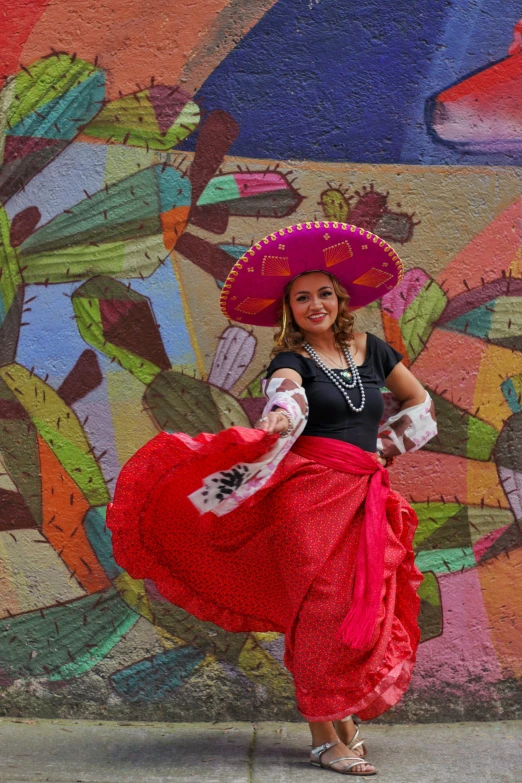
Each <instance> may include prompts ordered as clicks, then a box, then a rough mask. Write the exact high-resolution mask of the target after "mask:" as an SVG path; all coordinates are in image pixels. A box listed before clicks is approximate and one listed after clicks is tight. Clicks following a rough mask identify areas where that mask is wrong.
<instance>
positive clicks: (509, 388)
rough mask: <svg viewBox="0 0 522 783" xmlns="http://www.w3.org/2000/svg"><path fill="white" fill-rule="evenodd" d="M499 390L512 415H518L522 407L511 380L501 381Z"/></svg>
mask: <svg viewBox="0 0 522 783" xmlns="http://www.w3.org/2000/svg"><path fill="white" fill-rule="evenodd" d="M500 388H501V389H502V394H503V395H504V398H505V400H506V402H507V404H508V405H509V407H510V408H511V410H512V411H513V413H520V412H521V411H522V405H521V404H520V400H519V399H518V394H517V391H516V389H515V385H514V383H513V379H512V378H508V379H507V381H503V382H502V383H501V384H500Z"/></svg>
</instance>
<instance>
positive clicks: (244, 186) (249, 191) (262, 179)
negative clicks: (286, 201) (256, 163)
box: [233, 171, 288, 196]
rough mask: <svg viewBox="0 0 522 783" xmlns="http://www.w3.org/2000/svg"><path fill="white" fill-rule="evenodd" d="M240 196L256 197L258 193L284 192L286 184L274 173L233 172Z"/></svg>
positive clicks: (279, 175) (284, 180)
mask: <svg viewBox="0 0 522 783" xmlns="http://www.w3.org/2000/svg"><path fill="white" fill-rule="evenodd" d="M233 177H234V179H235V180H236V184H237V187H238V190H239V194H240V195H241V196H257V195H259V194H260V193H272V192H273V191H274V190H286V189H287V188H288V182H287V181H286V179H285V177H283V175H282V174H278V173H277V172H276V171H266V172H264V171H256V172H252V171H251V172H248V173H247V172H237V171H236V172H234V175H233Z"/></svg>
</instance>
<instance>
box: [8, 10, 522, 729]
mask: <svg viewBox="0 0 522 783" xmlns="http://www.w3.org/2000/svg"><path fill="white" fill-rule="evenodd" d="M521 16H522V6H520V4H518V3H514V2H512V0H502V2H501V0H478V2H475V3H473V4H470V3H468V2H464V0H454V2H451V3H444V4H443V3H438V2H436V1H435V0H418V2H416V3H414V4H412V3H411V2H409V0H396V2H394V3H376V2H374V1H373V0H353V1H352V2H350V3H346V2H344V1H343V0H192V1H191V2H190V3H189V2H181V0H180V1H179V2H178V1H175V0H159V2H155V3H152V2H149V0H125V2H123V0H103V2H101V3H100V2H96V3H95V2H93V0H75V2H74V3H71V2H65V0H27V2H22V3H21V2H19V0H7V1H6V0H4V2H3V3H2V8H1V9H0V20H1V25H0V36H1V39H0V74H1V75H3V78H2V88H1V92H0V156H1V158H0V160H1V167H0V320H1V325H0V714H6V715H24V714H25V715H39V716H47V717H54V716H85V717H112V718H120V719H121V718H137V719H140V718H143V719H145V718H146V719H152V718H154V719H174V720H204V719H215V718H221V719H226V718H242V719H251V718H254V717H256V718H261V719H270V718H289V719H294V718H295V719H297V718H298V714H297V712H296V710H295V707H294V702H293V693H292V685H291V681H290V679H289V676H288V674H287V672H286V671H285V669H284V667H283V664H282V649H283V645H282V638H281V637H279V636H278V635H277V634H267V633H264V634H229V633H226V632H224V631H222V630H221V629H219V628H217V627H215V626H212V625H211V624H209V623H203V622H200V621H199V620H197V619H196V618H194V617H192V616H190V615H188V614H187V613H186V612H184V611H182V610H181V609H179V608H176V607H174V606H172V605H170V604H168V603H167V602H165V600H164V599H162V596H161V595H160V594H159V593H158V592H157V591H156V590H155V588H154V585H153V584H151V583H149V582H147V581H137V580H133V579H132V578H131V577H130V576H129V575H128V574H127V573H125V572H124V571H122V569H121V568H119V567H118V566H117V565H116V564H115V562H114V560H113V557H112V549H111V540H110V535H109V533H108V531H107V528H106V527H105V523H104V515H105V508H106V505H107V503H108V502H109V500H110V497H111V492H112V489H113V487H114V481H115V477H116V476H117V474H118V472H119V470H120V468H121V466H122V465H123V463H124V462H125V461H126V460H127V459H128V458H129V457H130V456H131V455H132V454H133V453H134V452H135V450H136V449H137V448H139V447H140V446H141V445H142V444H144V443H145V442H146V441H147V440H148V439H150V438H151V437H153V436H154V435H155V434H156V433H157V432H158V431H159V430H160V429H166V430H183V431H185V432H188V433H189V434H191V435H194V434H196V433H198V432H200V431H202V430H205V431H208V432H216V431H218V430H219V429H221V428H222V427H226V426H229V425H230V424H231V423H235V424H242V425H245V426H248V425H249V423H251V422H253V421H254V420H255V418H256V417H257V414H258V412H259V410H260V407H261V406H262V400H261V391H260V383H259V381H260V377H261V376H262V372H263V368H264V367H265V366H266V365H267V363H268V359H269V351H270V345H271V334H270V332H269V330H262V329H246V328H244V327H242V326H241V325H239V324H234V323H230V322H227V321H226V320H225V319H224V318H223V317H222V315H221V313H220V310H219V307H218V299H219V293H220V288H221V286H222V285H223V280H224V279H225V277H226V275H227V273H228V271H229V269H230V268H231V266H232V265H233V263H234V261H235V260H236V259H237V258H238V257H239V256H240V255H242V253H243V252H244V250H245V248H246V247H248V246H249V245H250V244H251V243H252V241H253V240H255V239H259V238H260V237H262V236H264V235H266V234H267V233H270V232H271V231H273V230H275V229H276V228H279V227H281V226H282V225H288V224H291V223H294V222H299V221H305V220H317V221H347V222H351V223H355V224H357V225H359V226H361V227H363V228H366V229H369V230H371V231H374V232H376V233H377V234H380V235H381V236H382V237H383V238H385V239H387V240H388V241H389V242H390V243H391V244H392V245H394V246H395V247H396V249H397V250H398V252H399V253H400V254H401V256H402V258H403V259H404V261H405V264H406V268H407V270H408V271H407V274H406V276H405V278H404V281H403V282H402V284H401V286H400V288H398V289H397V290H395V291H393V292H391V293H390V294H388V295H387V296H386V297H384V299H383V300H382V302H381V303H379V304H376V305H373V306H371V307H369V308H367V310H366V311H364V312H362V313H360V314H359V316H358V328H359V329H360V330H369V331H372V332H374V333H376V334H378V335H380V336H382V337H385V338H386V339H387V340H388V342H390V343H391V344H392V345H394V346H395V347H396V348H397V349H398V350H400V351H401V352H402V353H403V354H404V356H405V359H404V361H405V362H406V363H407V364H408V365H409V366H411V368H412V370H413V372H414V373H415V374H416V375H417V377H418V378H419V379H420V380H421V381H422V383H424V384H425V386H426V387H427V388H428V389H429V390H430V393H431V394H432V395H433V397H434V400H435V404H436V408H437V412H438V419H439V430H440V432H439V436H438V438H437V439H436V440H434V441H432V442H431V443H430V444H429V445H428V447H427V448H426V449H424V450H423V451H422V452H421V453H418V454H414V455H410V456H404V457H402V458H401V459H400V460H399V461H398V463H397V464H396V466H395V467H394V468H393V470H392V479H393V483H394V485H395V487H396V488H397V489H398V490H399V491H400V492H402V493H403V494H404V495H405V496H406V497H407V498H408V499H409V500H410V501H411V502H412V504H413V505H414V507H415V509H416V511H417V513H418V515H419V520H420V523H419V529H418V532H417V536H416V540H415V546H416V552H417V564H418V565H419V567H420V569H421V570H422V571H423V573H424V582H423V584H422V587H421V597H422V609H421V618H420V622H421V627H422V638H423V643H422V645H421V648H420V653H419V662H418V666H417V669H416V672H415V676H414V680H413V684H412V687H411V689H410V692H409V694H408V695H407V697H406V699H405V700H404V702H403V703H402V705H400V706H399V707H398V708H397V709H396V710H395V711H394V712H393V714H389V715H388V716H387V719H393V720H405V719H407V720H436V719H462V718H471V717H476V718H479V719H481V718H482V719H483V718H495V717H515V716H516V715H518V716H520V714H521V704H522V685H521V680H522V635H521V633H520V629H521V628H522V590H521V589H520V585H521V580H522V531H521V527H520V522H521V519H522V252H521V218H522V209H521V205H522V200H521V196H522V168H521V166H522V110H521V108H520V107H521V106H522V23H520V22H519V18H520V17H521Z"/></svg>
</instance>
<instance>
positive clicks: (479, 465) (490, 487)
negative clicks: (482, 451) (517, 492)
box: [466, 459, 509, 508]
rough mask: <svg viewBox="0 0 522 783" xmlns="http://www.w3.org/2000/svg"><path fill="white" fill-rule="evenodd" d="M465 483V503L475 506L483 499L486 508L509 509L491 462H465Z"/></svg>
mask: <svg viewBox="0 0 522 783" xmlns="http://www.w3.org/2000/svg"><path fill="white" fill-rule="evenodd" d="M466 483H467V488H468V492H467V496H466V503H469V504H470V505H473V506H477V505H480V503H481V502H482V499H483V500H484V504H485V505H486V506H497V508H509V503H508V501H507V498H506V496H505V495H504V490H503V489H502V486H501V485H500V482H499V479H498V473H497V467H496V465H495V464H494V463H493V462H479V461H478V460H472V459H470V460H467V462H466Z"/></svg>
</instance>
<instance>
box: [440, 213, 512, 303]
mask: <svg viewBox="0 0 522 783" xmlns="http://www.w3.org/2000/svg"><path fill="white" fill-rule="evenodd" d="M519 247H520V199H517V200H516V201H515V202H514V203H513V204H511V206H509V207H508V208H507V209H506V210H504V212H502V214H501V215H499V216H498V217H497V218H495V220H492V221H491V223H490V224H489V225H488V226H486V228H485V229H484V230H483V231H481V232H480V234H477V236H476V237H474V238H473V239H472V240H471V242H469V243H468V244H467V245H466V246H465V247H464V248H463V250H461V252H460V253H458V254H457V255H456V256H455V258H454V259H453V261H452V262H451V263H450V264H449V265H448V266H447V267H446V268H445V269H444V270H443V271H442V272H441V273H440V275H439V277H438V278H437V280H438V282H439V284H440V285H441V286H442V287H443V288H444V290H445V291H446V293H447V294H448V295H449V296H450V297H451V298H452V297H454V296H457V294H461V293H463V292H464V291H468V290H469V289H470V288H478V287H479V286H482V285H484V284H485V283H490V282H492V281H493V280H497V279H498V278H499V277H502V272H503V271H504V272H506V271H507V270H508V269H509V268H510V266H511V263H512V261H513V259H514V258H515V255H516V253H517V250H518V249H519Z"/></svg>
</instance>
